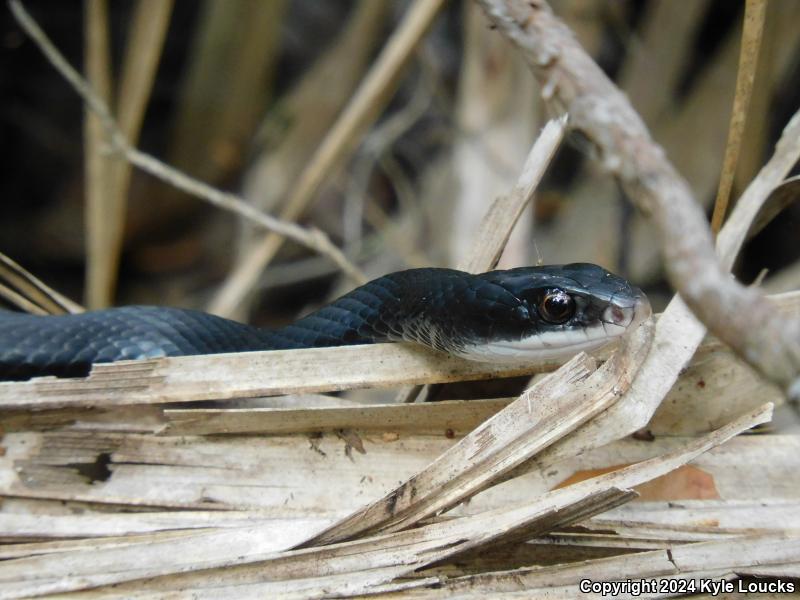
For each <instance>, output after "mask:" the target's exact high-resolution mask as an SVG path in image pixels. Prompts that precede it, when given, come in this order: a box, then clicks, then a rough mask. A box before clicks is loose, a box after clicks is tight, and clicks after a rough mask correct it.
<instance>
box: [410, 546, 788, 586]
mask: <svg viewBox="0 0 800 600" xmlns="http://www.w3.org/2000/svg"><path fill="white" fill-rule="evenodd" d="M797 561H800V536H791V535H785V534H771V535H760V536H749V537H748V536H745V537H741V538H738V539H733V540H722V541H715V542H703V543H698V544H686V545H682V546H674V547H672V548H671V549H669V550H656V551H652V552H642V553H638V554H628V555H625V556H618V557H613V558H606V559H599V560H594V561H587V562H583V563H577V564H574V565H557V566H554V567H539V568H536V567H533V568H526V569H516V570H513V571H508V572H505V573H489V574H482V575H474V576H471V577H464V578H460V579H455V580H452V581H448V582H446V583H445V584H444V586H443V590H442V592H432V593H430V594H424V595H423V594H420V595H418V596H416V595H415V596H416V597H431V598H433V597H445V596H448V595H452V594H459V595H460V594H475V595H479V594H496V593H503V592H513V591H523V590H524V591H533V590H537V589H540V588H557V587H559V586H575V587H577V585H578V584H579V583H580V581H581V580H582V579H591V580H593V581H619V580H621V579H622V580H625V579H634V580H635V579H650V578H661V577H669V576H680V577H682V578H688V579H692V578H695V577H698V576H699V575H701V574H710V573H714V574H717V573H732V572H739V571H740V570H741V571H743V572H747V569H748V567H758V566H760V565H764V564H767V565H772V564H775V565H779V564H781V563H786V562H797ZM620 574H624V577H620ZM576 591H577V590H576Z"/></svg>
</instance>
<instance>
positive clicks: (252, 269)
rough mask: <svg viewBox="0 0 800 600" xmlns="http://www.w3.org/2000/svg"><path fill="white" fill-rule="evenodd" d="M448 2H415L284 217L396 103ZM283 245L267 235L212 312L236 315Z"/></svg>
mask: <svg viewBox="0 0 800 600" xmlns="http://www.w3.org/2000/svg"><path fill="white" fill-rule="evenodd" d="M443 4H444V0H415V2H414V3H413V4H412V5H411V6H410V7H409V8H408V10H407V11H406V15H405V17H404V18H403V21H402V23H401V24H400V25H399V26H398V28H397V29H396V30H395V32H394V33H393V34H392V37H391V38H390V39H389V41H388V42H387V43H386V46H385V47H384V49H383V51H382V52H381V54H380V56H379V57H378V58H377V60H376V61H375V63H374V64H373V65H372V67H371V68H370V70H369V72H368V73H367V76H366V77H365V78H364V80H363V81H362V82H361V85H360V86H359V88H358V90H357V91H356V93H355V95H354V96H353V98H352V100H351V101H350V103H349V104H348V105H347V106H346V107H345V109H344V111H343V112H342V114H341V115H340V116H339V118H338V119H337V120H336V122H335V123H334V124H333V127H332V128H331V130H330V131H329V132H328V134H327V135H326V136H325V138H324V139H323V140H322V142H321V143H320V145H319V146H318V148H317V151H316V152H315V153H314V156H313V157H312V158H311V160H310V161H309V163H308V164H307V165H306V167H305V169H304V170H303V172H302V173H301V174H300V176H299V178H298V180H297V183H296V184H295V185H294V188H293V189H292V191H291V193H290V194H289V197H288V198H287V200H286V204H285V206H284V208H283V210H282V211H281V216H282V218H284V219H288V220H294V219H297V218H298V217H299V216H300V215H301V214H302V213H303V211H305V210H306V208H307V207H308V205H309V204H310V203H311V202H312V200H313V199H314V197H315V194H316V192H317V191H318V190H319V187H320V185H322V183H323V181H325V179H326V178H327V177H329V176H330V174H331V173H332V172H333V170H334V169H335V168H336V166H337V165H339V164H341V163H342V161H344V160H345V159H346V158H347V157H348V156H349V155H350V154H351V153H352V151H353V150H354V149H355V148H356V146H357V144H358V140H359V136H360V135H362V134H363V133H364V132H365V131H366V129H367V128H368V127H369V126H370V125H371V124H372V123H373V122H374V121H375V119H377V118H378V116H379V115H380V113H381V111H382V110H383V108H384V107H385V106H386V103H387V102H388V101H389V100H390V99H391V97H392V95H393V94H394V91H395V89H396V88H397V84H398V82H399V79H400V75H401V74H402V72H403V70H404V67H405V66H406V65H407V64H408V63H409V61H410V60H411V57H412V56H413V52H414V49H415V48H416V47H417V44H418V43H419V41H420V40H421V39H422V37H423V36H424V35H425V33H426V32H427V31H428V28H429V27H430V26H431V24H432V23H433V20H434V18H435V17H436V15H437V14H438V13H439V10H440V9H441V7H442V5H443ZM276 233H280V232H276ZM284 237H285V236H284ZM282 244H283V237H281V235H275V234H268V235H266V236H265V237H264V238H263V239H262V240H261V242H259V244H258V245H257V246H256V247H255V248H254V249H253V251H252V253H251V254H250V256H249V257H248V259H247V261H246V262H242V263H241V264H240V265H239V266H238V267H237V268H236V270H235V271H234V272H233V273H231V274H230V276H229V277H228V279H227V281H226V282H225V284H224V285H223V286H222V288H221V290H220V292H219V293H218V294H217V296H216V298H215V299H214V301H213V302H212V304H211V306H210V310H211V312H213V313H216V314H219V315H223V316H225V315H230V314H231V313H232V312H233V311H235V310H236V307H237V306H238V305H239V303H240V302H241V301H242V300H243V298H244V296H245V295H246V294H247V293H248V292H249V290H251V289H252V288H253V286H254V285H255V283H256V282H257V281H258V278H259V276H260V275H261V272H262V271H263V270H264V268H265V267H266V266H267V265H268V264H269V262H270V261H271V260H272V259H273V257H274V256H275V253H276V252H277V251H278V249H279V248H280V246H281V245H282Z"/></svg>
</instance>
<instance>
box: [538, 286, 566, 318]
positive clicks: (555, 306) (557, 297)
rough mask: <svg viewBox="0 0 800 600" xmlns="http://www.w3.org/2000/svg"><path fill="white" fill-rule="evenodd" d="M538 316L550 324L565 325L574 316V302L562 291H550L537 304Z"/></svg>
mask: <svg viewBox="0 0 800 600" xmlns="http://www.w3.org/2000/svg"><path fill="white" fill-rule="evenodd" d="M539 314H541V315H542V317H544V319H545V321H549V322H550V323H565V322H566V321H568V320H569V319H570V318H571V317H572V315H574V314H575V301H574V300H573V299H572V296H570V295H569V294H568V293H567V292H565V291H563V290H550V291H549V292H547V293H546V294H545V295H544V298H542V301H541V302H540V303H539Z"/></svg>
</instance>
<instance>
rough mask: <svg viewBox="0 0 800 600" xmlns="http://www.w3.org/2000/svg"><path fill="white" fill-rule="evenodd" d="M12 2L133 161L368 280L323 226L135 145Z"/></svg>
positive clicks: (12, 0)
mask: <svg viewBox="0 0 800 600" xmlns="http://www.w3.org/2000/svg"><path fill="white" fill-rule="evenodd" d="M9 5H10V7H11V11H12V13H13V15H14V17H15V18H16V19H17V22H18V23H19V24H20V26H21V27H22V28H23V29H24V30H25V32H26V33H27V34H28V35H29V36H30V37H31V39H33V40H34V41H35V42H36V44H37V45H38V46H39V48H40V49H41V50H42V52H43V53H44V54H45V56H46V57H47V59H48V60H49V61H50V62H51V63H52V64H53V66H54V67H55V68H56V69H57V70H58V71H59V73H61V75H63V76H64V78H65V79H66V80H67V81H68V82H69V83H70V84H71V85H72V86H73V87H74V88H75V90H76V91H77V92H78V93H79V94H80V95H81V97H82V98H83V99H84V101H85V102H86V104H87V105H88V107H89V108H90V109H91V110H92V111H94V113H95V114H97V115H98V116H99V118H100V120H101V121H102V123H103V126H104V127H105V131H106V133H107V135H109V136H110V138H111V144H112V146H113V148H114V150H116V151H118V152H120V153H122V154H123V155H124V156H125V158H126V159H127V160H128V161H129V162H130V163H132V164H133V165H135V166H137V167H139V168H140V169H142V170H143V171H146V172H147V173H150V174H151V175H153V176H154V177H158V178H159V179H161V180H163V181H165V182H167V183H169V184H170V185H172V186H174V187H176V188H178V189H180V190H182V191H184V192H186V193H187V194H190V195H192V196H195V197H197V198H200V199H202V200H205V201H206V202H209V203H211V204H213V205H214V206H217V207H218V208H222V209H224V210H227V211H230V212H233V213H234V214H237V215H239V216H240V217H242V218H245V219H248V220H249V221H251V222H253V223H255V224H257V225H259V226H261V227H264V228H265V229H268V230H270V231H273V232H275V233H278V234H280V235H281V236H284V237H286V238H287V239H291V240H293V241H295V242H297V243H299V244H302V245H304V246H306V247H307V248H310V249H312V250H314V251H315V252H319V253H320V254H323V255H325V256H326V257H328V258H329V259H331V260H332V261H333V262H334V263H335V264H336V265H338V266H339V267H340V268H341V269H342V271H343V272H345V273H346V274H347V275H348V276H350V277H352V278H353V279H355V280H356V281H358V282H364V281H365V278H364V275H363V274H362V273H361V271H360V270H359V269H358V267H356V266H355V265H354V264H352V263H351V262H350V260H348V259H347V257H345V256H344V254H343V253H342V251H341V250H339V248H337V247H336V246H335V245H334V244H333V242H331V240H330V238H328V236H327V235H326V234H325V233H324V232H322V231H320V230H319V229H316V228H304V227H301V226H299V225H297V224H296V223H293V222H289V221H285V220H281V219H277V218H275V217H272V216H270V215H268V214H266V213H263V212H261V211H259V210H257V209H255V208H253V207H252V206H251V205H250V204H248V203H247V202H245V201H244V200H243V199H242V198H239V197H238V196H236V195H234V194H230V193H226V192H221V191H220V190H217V189H216V188H213V187H211V186H210V185H208V184H205V183H203V182H202V181H199V180H197V179H193V178H191V177H189V176H188V175H186V174H184V173H182V172H180V171H178V170H177V169H175V168H173V167H170V166H169V165H167V164H165V163H163V162H161V161H159V160H158V159H156V158H154V157H152V156H150V155H148V154H146V153H144V152H141V151H139V150H137V149H136V148H134V147H132V146H131V145H130V143H129V142H128V140H127V139H126V138H125V136H124V135H123V134H122V132H121V131H120V129H119V126H118V125H117V124H116V121H115V120H114V118H113V117H112V115H111V112H110V110H109V108H108V105H107V104H106V103H105V102H104V101H103V100H102V99H101V98H99V97H98V96H97V95H96V94H95V92H94V91H93V90H92V88H91V86H90V85H89V84H88V83H87V82H86V81H85V80H84V79H83V78H82V77H81V76H80V75H79V74H78V72H77V71H75V69H73V68H72V66H71V65H70V64H69V63H68V62H67V61H66V60H65V59H64V57H63V55H61V53H60V52H59V51H58V50H57V49H56V48H55V46H54V45H53V44H52V42H51V41H50V40H49V39H48V38H47V36H46V34H45V33H44V32H43V31H42V29H41V28H40V27H39V26H38V24H37V23H36V22H35V21H34V20H33V19H32V18H31V16H30V15H29V14H28V13H27V11H26V10H25V9H24V8H23V6H22V4H21V3H20V2H19V0H10V2H9Z"/></svg>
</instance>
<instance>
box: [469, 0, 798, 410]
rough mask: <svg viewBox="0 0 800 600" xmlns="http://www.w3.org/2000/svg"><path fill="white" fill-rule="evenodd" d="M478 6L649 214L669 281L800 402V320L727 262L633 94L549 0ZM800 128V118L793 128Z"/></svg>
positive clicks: (502, 0) (499, 0)
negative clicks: (781, 311)
mask: <svg viewBox="0 0 800 600" xmlns="http://www.w3.org/2000/svg"><path fill="white" fill-rule="evenodd" d="M477 1H478V2H479V4H480V5H481V6H482V7H483V9H484V11H485V12H486V14H487V16H488V17H489V19H490V20H491V21H492V23H493V24H494V25H495V26H496V27H497V28H498V30H499V31H500V32H501V33H502V34H503V35H505V36H506V37H508V38H509V39H510V40H511V41H512V42H513V43H514V44H515V45H516V46H517V47H518V48H519V49H520V51H521V52H522V53H523V55H524V56H525V58H526V60H527V61H528V63H529V65H530V66H531V68H532V70H533V72H534V74H535V76H536V77H537V79H539V81H540V83H541V84H542V95H543V97H544V98H545V100H547V101H548V102H550V103H551V104H553V105H555V107H556V108H558V109H560V110H562V111H566V112H569V115H570V121H571V123H572V126H573V127H574V128H575V129H577V130H579V131H580V132H581V133H582V134H583V135H584V136H585V137H586V138H588V139H589V140H590V141H592V142H593V144H594V146H595V148H596V149H597V151H598V155H599V158H600V160H601V162H602V164H603V166H605V168H606V169H608V170H609V171H610V172H612V173H614V174H615V175H617V176H618V177H619V179H620V181H621V183H622V185H623V187H624V188H625V190H626V192H627V193H628V195H629V197H630V198H631V199H632V201H633V202H634V203H635V204H636V205H637V206H638V207H639V208H640V209H641V210H642V212H644V213H645V214H647V215H650V216H651V218H652V219H653V222H654V223H655V225H656V226H657V229H658V232H659V237H660V245H661V250H662V253H663V255H664V262H665V265H666V268H667V271H668V274H669V277H670V280H671V282H672V283H673V285H674V286H675V287H676V289H677V290H678V292H679V293H680V294H681V296H682V297H683V299H684V300H685V301H686V303H687V304H688V305H689V307H690V308H691V309H692V311H693V312H694V313H695V314H696V315H697V316H698V318H699V319H701V320H702V321H703V323H705V324H706V325H707V326H708V328H709V330H710V331H711V332H712V333H714V334H716V335H717V336H718V337H719V338H720V339H722V340H723V341H724V342H726V343H727V344H729V345H730V346H731V347H732V348H733V349H734V351H735V352H736V353H737V354H738V355H739V356H741V357H742V358H744V359H745V360H746V361H747V362H749V363H750V364H751V365H753V366H754V367H755V368H756V369H758V371H760V372H761V373H762V374H763V375H764V376H765V377H766V378H768V379H770V380H772V381H773V382H775V383H778V384H780V385H781V386H783V387H785V388H786V389H787V390H788V393H789V394H790V395H797V396H800V378H798V373H800V321H798V320H797V319H794V318H787V317H784V316H779V315H777V314H776V313H775V311H774V310H773V307H772V306H771V305H770V303H769V302H768V301H767V300H765V299H764V296H763V295H762V294H760V293H759V292H758V291H756V290H754V289H748V288H745V287H744V286H742V285H740V284H738V283H737V282H736V281H734V280H733V279H732V278H731V276H730V273H729V272H728V271H727V270H726V269H724V268H723V267H722V266H721V265H720V263H719V261H718V260H717V257H716V254H715V251H714V245H713V243H712V236H711V231H710V229H709V227H708V225H707V223H706V219H705V215H704V214H703V211H702V209H701V208H700V206H699V204H698V203H696V202H695V201H694V199H693V197H692V193H691V190H690V189H689V186H688V185H687V183H686V181H685V180H684V179H683V178H682V177H681V176H680V175H679V174H678V173H677V172H676V170H675V168H674V167H673V166H672V165H671V164H670V163H669V161H668V160H667V159H666V157H665V156H664V151H663V150H662V149H661V148H660V147H659V146H658V145H657V144H656V143H655V142H654V141H653V140H652V138H651V137H650V134H649V132H648V131H647V128H646V127H645V125H644V123H643V122H642V120H641V118H640V117H639V116H638V115H637V114H636V112H635V111H634V110H633V108H632V107H631V105H630V103H629V102H628V100H627V98H626V97H625V96H624V95H623V94H622V93H621V92H620V91H619V90H618V89H617V88H616V86H614V84H613V83H612V82H611V81H610V80H609V79H608V77H606V75H605V74H604V73H603V72H602V70H601V69H600V68H599V67H598V66H597V64H596V63H595V62H594V61H593V60H592V58H591V57H590V56H588V55H587V54H586V52H585V51H584V50H583V49H582V48H581V47H580V45H579V44H578V43H577V41H576V40H575V38H574V36H573V35H572V32H571V31H570V30H569V29H568V28H567V27H566V26H565V25H564V24H563V23H562V22H561V21H560V20H559V19H558V18H556V17H555V16H554V15H553V12H552V10H551V9H550V7H549V6H548V5H547V3H546V2H544V0H536V1H528V2H523V1H522V0H477ZM795 126H800V116H796V117H795V118H794V119H793V120H792V122H791V123H790V124H789V126H787V131H789V130H793V129H795ZM782 143H783V144H784V146H785V145H786V144H789V143H791V142H790V141H789V140H788V139H787V140H785V141H784V142H782ZM779 151H780V148H779Z"/></svg>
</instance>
